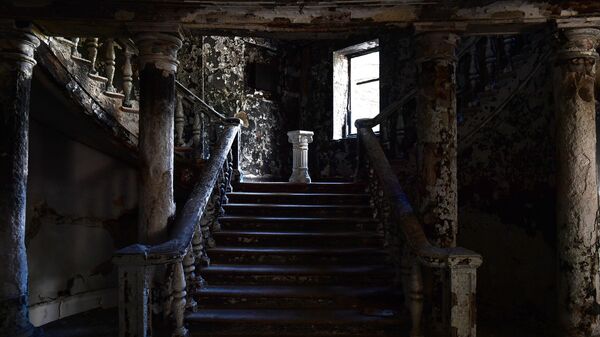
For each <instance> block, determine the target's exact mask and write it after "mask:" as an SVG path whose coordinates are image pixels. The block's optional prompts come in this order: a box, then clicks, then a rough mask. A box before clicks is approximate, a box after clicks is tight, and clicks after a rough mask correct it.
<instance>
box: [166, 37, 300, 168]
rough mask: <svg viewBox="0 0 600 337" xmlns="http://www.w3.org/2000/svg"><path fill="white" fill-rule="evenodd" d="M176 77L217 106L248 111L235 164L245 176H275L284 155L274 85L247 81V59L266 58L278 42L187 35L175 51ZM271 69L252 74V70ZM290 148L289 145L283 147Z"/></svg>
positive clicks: (267, 60)
mask: <svg viewBox="0 0 600 337" xmlns="http://www.w3.org/2000/svg"><path fill="white" fill-rule="evenodd" d="M179 55H180V56H179V60H180V62H181V65H180V69H179V72H178V79H179V80H180V81H181V82H182V83H183V84H184V85H185V86H187V87H188V88H190V89H191V90H192V91H193V92H194V93H196V94H197V95H198V96H200V97H202V98H203V99H204V100H205V101H206V102H207V103H208V104H210V105H212V106H213V107H214V108H215V109H216V110H217V111H219V112H221V113H223V114H225V115H227V116H231V117H233V116H234V115H236V114H238V113H241V112H243V113H245V114H246V115H247V122H248V125H247V127H243V128H242V147H241V153H240V165H241V168H242V170H243V171H244V174H245V176H246V178H256V179H280V178H281V177H283V176H284V174H283V167H284V162H287V160H288V159H287V156H289V155H288V154H287V153H286V152H285V151H283V149H284V148H286V147H287V138H286V135H285V133H286V131H288V130H285V129H284V126H285V124H284V122H283V120H284V117H283V115H282V110H281V108H280V99H279V97H280V94H279V90H278V89H277V88H276V89H275V90H269V91H267V90H257V89H254V88H252V87H250V86H249V85H248V83H247V82H248V77H249V71H251V67H250V66H251V64H271V63H273V62H276V60H277V59H278V57H279V51H278V46H277V45H276V44H274V43H273V42H271V41H268V40H264V39H251V38H241V37H220V36H206V37H188V38H187V39H186V40H185V41H184V46H183V48H182V50H181V51H180V53H179ZM267 75H269V76H271V75H272V74H257V76H267ZM288 150H289V151H290V152H291V148H289V149H288Z"/></svg>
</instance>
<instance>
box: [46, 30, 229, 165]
mask: <svg viewBox="0 0 600 337" xmlns="http://www.w3.org/2000/svg"><path fill="white" fill-rule="evenodd" d="M46 40H47V41H49V43H48V45H49V46H50V48H51V49H52V50H53V51H54V53H55V54H57V56H60V57H59V58H61V59H62V61H72V62H66V63H67V64H63V66H64V67H65V69H67V70H68V71H69V72H70V73H71V76H73V77H74V78H75V79H76V80H77V82H78V83H79V84H80V86H81V87H82V88H83V89H84V90H86V91H87V92H88V94H89V95H90V96H91V97H92V99H93V100H95V101H96V102H97V104H98V105H99V106H100V107H102V108H103V109H104V110H106V111H108V112H109V113H110V114H112V115H113V117H115V118H116V119H117V120H118V121H119V122H121V123H122V124H123V125H124V126H125V128H127V129H128V130H129V131H130V132H132V133H133V134H134V135H137V123H138V112H139V111H138V110H139V108H138V107H139V98H138V96H139V74H138V73H139V72H138V69H137V60H136V58H137V57H138V49H137V47H136V46H135V43H134V42H133V41H132V40H131V39H127V38H103V39H101V38H95V37H86V38H83V37H82V38H71V39H65V38H60V37H58V38H49V37H46V39H44V41H46ZM68 63H72V64H68ZM176 90H177V102H176V109H175V120H174V126H175V151H176V153H177V154H178V155H179V156H180V157H184V158H188V159H194V160H198V159H207V158H208V156H209V150H210V148H211V147H212V146H214V143H215V141H216V134H217V133H218V132H220V128H221V125H222V123H223V122H224V121H225V119H226V118H227V117H226V116H224V115H223V114H221V113H219V112H218V111H217V110H215V109H214V108H213V107H212V106H210V105H209V104H207V103H206V102H205V101H204V100H202V99H201V98H200V97H198V96H197V95H196V94H194V93H193V92H192V91H191V90H189V89H188V88H186V87H185V86H184V85H183V84H181V83H180V82H176Z"/></svg>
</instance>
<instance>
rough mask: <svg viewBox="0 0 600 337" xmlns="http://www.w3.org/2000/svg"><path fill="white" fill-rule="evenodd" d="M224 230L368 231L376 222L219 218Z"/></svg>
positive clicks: (347, 219) (259, 217)
mask: <svg viewBox="0 0 600 337" xmlns="http://www.w3.org/2000/svg"><path fill="white" fill-rule="evenodd" d="M219 222H220V223H221V228H222V229H224V230H265V231H268V230H270V231H283V230H293V231H300V230H302V231H314V232H317V231H324V232H325V231H369V230H375V229H376V228H377V225H378V221H377V220H376V219H373V218H371V217H304V216H301V217H291V216H286V217H272V216H229V215H228V216H224V217H221V218H219Z"/></svg>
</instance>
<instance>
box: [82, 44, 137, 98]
mask: <svg viewBox="0 0 600 337" xmlns="http://www.w3.org/2000/svg"><path fill="white" fill-rule="evenodd" d="M71 42H72V47H71V57H72V58H82V57H84V58H85V59H86V60H88V61H89V62H90V67H91V68H90V74H92V75H98V76H100V74H101V73H102V75H103V77H105V78H106V86H105V88H104V91H105V92H106V93H109V94H110V93H112V94H115V93H121V94H122V95H123V106H124V107H132V105H133V101H134V100H137V96H138V95H137V92H138V91H137V90H135V88H134V87H135V86H136V85H135V84H136V83H135V79H136V78H137V76H134V75H135V72H134V71H135V69H136V67H135V61H134V58H135V57H136V54H137V49H136V48H135V45H134V44H133V41H131V40H126V39H119V40H117V39H114V38H106V39H103V40H102V41H101V40H100V39H99V38H97V37H88V38H72V39H71ZM100 51H104V55H103V56H104V57H99V53H100ZM117 51H122V56H119V55H118V54H117ZM117 60H119V61H121V62H122V65H121V67H120V69H121V75H122V76H121V80H120V81H117V82H120V83H118V84H119V86H120V90H119V89H118V88H117V83H116V81H115V73H116V70H117Z"/></svg>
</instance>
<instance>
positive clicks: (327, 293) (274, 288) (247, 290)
mask: <svg viewBox="0 0 600 337" xmlns="http://www.w3.org/2000/svg"><path fill="white" fill-rule="evenodd" d="M394 293H397V292H396V291H395V290H394V289H392V288H391V287H381V286H379V287H377V286H375V287H366V286H354V287H352V286H299V285H293V286H278V285H208V286H206V287H204V288H202V289H201V290H200V291H199V292H198V293H197V294H199V295H202V296H243V297H307V298H315V297H318V298H322V297H341V296H343V297H356V296H367V295H376V294H390V295H392V294H394Z"/></svg>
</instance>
